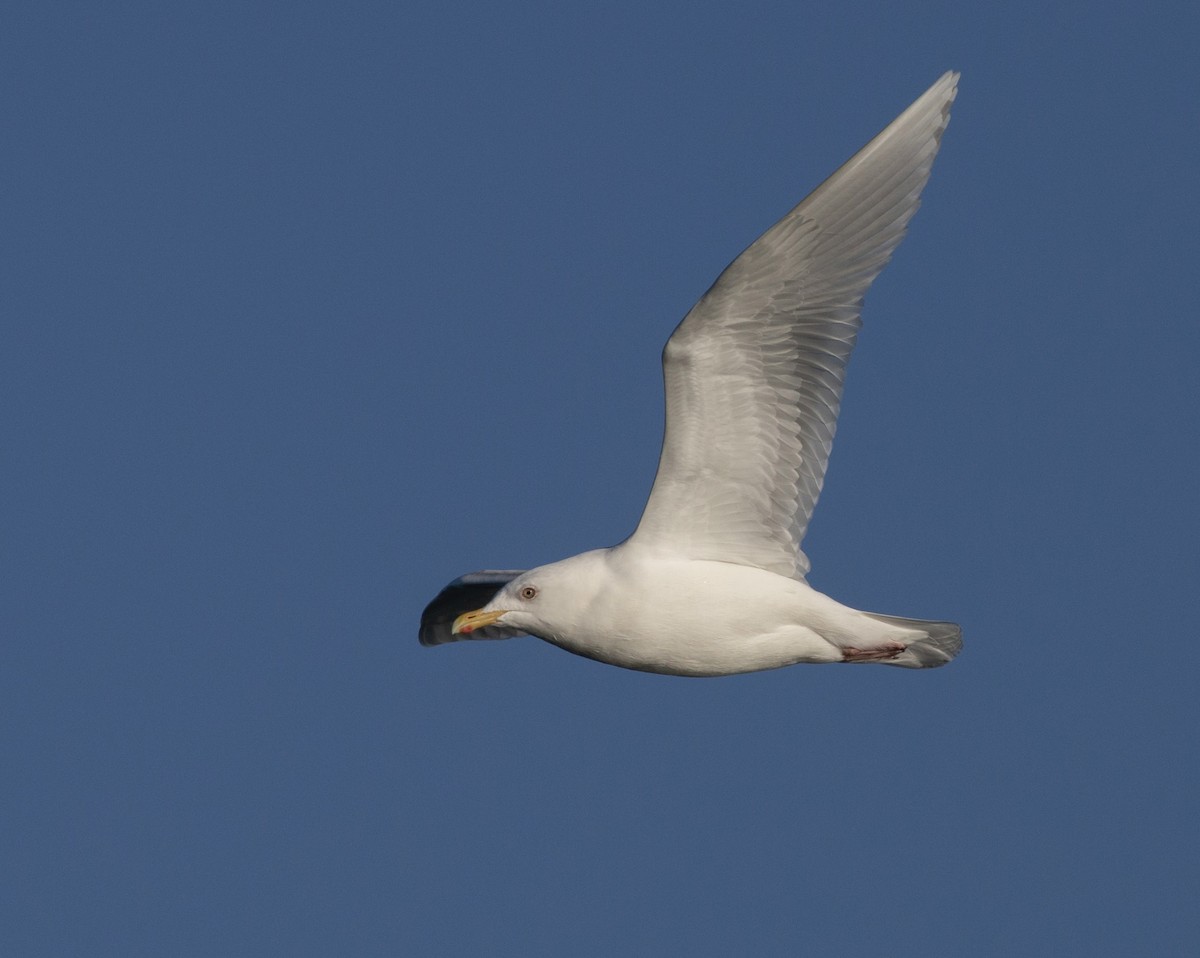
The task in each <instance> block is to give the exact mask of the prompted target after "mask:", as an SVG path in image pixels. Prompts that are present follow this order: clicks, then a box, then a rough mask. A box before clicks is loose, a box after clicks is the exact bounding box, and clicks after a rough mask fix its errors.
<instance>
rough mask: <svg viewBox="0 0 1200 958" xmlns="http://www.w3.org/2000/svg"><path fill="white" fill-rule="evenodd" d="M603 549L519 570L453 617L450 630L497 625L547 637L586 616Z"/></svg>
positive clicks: (600, 575)
mask: <svg viewBox="0 0 1200 958" xmlns="http://www.w3.org/2000/svg"><path fill="white" fill-rule="evenodd" d="M607 551H608V550H607V549H597V550H595V551H594V552H585V553H583V555H577V556H572V557H571V558H570V559H563V560H562V561H561V562H553V563H551V564H550V565H544V566H539V567H538V568H536V569H530V570H529V571H528V572H522V573H521V574H520V575H519V576H517V577H516V578H515V579H513V580H512V581H511V582H509V583H507V584H506V585H505V586H504V588H502V589H501V590H500V591H499V592H497V593H496V594H495V596H493V597H492V601H491V602H489V603H488V604H487V605H485V606H484V607H483V608H482V609H475V610H474V611H472V612H464V613H463V614H462V615H460V616H459V617H458V618H457V619H455V620H454V625H453V633H454V635H459V636H463V637H470V635H471V633H473V632H475V631H477V630H479V629H486V628H489V627H493V626H502V627H504V628H505V629H512V630H514V631H520V632H527V633H529V634H530V635H536V636H538V637H539V638H542V639H546V640H547V641H550V642H553V641H554V639H555V637H556V636H559V635H562V634H564V633H565V632H569V631H571V630H573V629H575V628H578V626H579V625H580V624H581V623H582V622H584V621H585V620H586V618H587V615H588V608H589V606H590V605H591V603H592V601H593V599H594V598H595V596H596V594H597V592H598V591H599V590H600V588H602V585H603V581H604V577H605V571H606V570H605V568H604V560H603V554H604V553H606V552H607Z"/></svg>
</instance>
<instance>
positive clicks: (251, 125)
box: [0, 0, 1200, 958]
mask: <svg viewBox="0 0 1200 958" xmlns="http://www.w3.org/2000/svg"><path fill="white" fill-rule="evenodd" d="M1198 27H1200V23H1198V17H1197V14H1196V12H1195V7H1194V5H1193V4H1191V3H1184V2H1180V3H1159V4H1151V5H1150V6H1148V7H1143V8H1138V7H1135V5H1133V4H1110V3H1101V4H1092V3H1082V2H1067V3H1062V4H1054V5H1050V6H1047V5H1046V4H1044V3H1042V2H1032V0H1016V2H1012V3H1007V4H1003V5H992V6H990V7H989V6H985V5H981V4H963V3H930V4H923V5H922V4H889V3H858V2H847V0H837V2H829V3H816V4H813V3H806V4H797V3H791V2H789V3H782V2H781V3H740V4H731V3H721V4H716V3H655V4H647V3H644V2H640V3H634V2H615V3H606V4H596V5H593V4H588V5H584V4H564V3H561V2H555V3H551V2H545V3H531V2H519V3H513V4H457V3H447V2H445V0H441V2H415V3H414V2H405V3H370V2H357V0H352V2H343V3H338V4H333V3H328V4H315V3H224V2H216V3H204V4H191V5H183V4H162V3H149V2H147V3H120V2H118V3H109V4H95V3H58V2H42V3H38V4H18V5H17V6H15V7H10V8H9V11H8V13H7V14H6V16H5V26H4V29H3V31H2V38H0V74H2V77H3V79H2V82H0V110H2V115H0V131H2V132H0V140H2V146H0V166H2V168H0V197H2V205H0V222H2V225H3V232H2V235H3V250H2V253H0V271H2V273H0V275H2V277H3V280H2V285H0V295H2V311H3V315H2V318H0V322H2V330H0V337H2V342H0V404H2V408H3V414H2V419H0V450H2V472H0V481H2V483H3V487H2V490H0V494H2V496H3V503H4V508H3V512H2V517H0V518H2V527H0V545H2V549H3V552H2V555H3V560H4V572H3V575H2V576H0V617H2V618H0V627H2V632H3V634H2V637H0V639H2V645H0V657H2V658H0V736H2V742H0V862H2V863H3V864H2V868H0V873H2V874H3V878H2V879H0V883H2V887H0V910H2V911H3V915H0V918H2V920H0V953H3V954H4V955H6V956H42V955H120V956H136V955H153V956H163V955H168V956H206V958H207V956H218V955H219V956H237V955H288V956H301V955H303V956H309V955H312V956H325V955H354V956H374V955H535V956H540V955H546V956H604V955H667V954H677V955H696V956H726V955H739V954H745V955H806V954H807V955H888V956H909V955H920V956H927V955H972V956H985V958H986V956H1011V955H1028V954H1032V955H1054V956H1088V958H1094V956H1109V955H1111V956H1129V955H1155V956H1175V955H1179V956H1182V955H1193V954H1196V953H1197V951H1196V949H1197V947H1198V945H1197V942H1198V941H1200V932H1198V928H1200V915H1198V908H1200V906H1198V905H1197V901H1198V899H1200V891H1198V889H1200V856H1198V854H1197V845H1198V839H1200V827H1198V825H1197V821H1198V816H1197V809H1198V808H1200V801H1198V792H1200V763H1198V761H1197V727H1198V726H1197V719H1198V715H1197V704H1196V702H1197V692H1196V689H1197V667H1198V666H1200V655H1198V652H1197V647H1198V640H1197V621H1196V620H1197V613H1196V604H1197V603H1196V597H1197V575H1198V573H1200V550H1198V548H1197V529H1198V523H1197V520H1198V519H1200V515H1198V511H1200V510H1198V509H1197V483H1198V480H1200V468H1198V467H1200V445H1198V443H1197V435H1198V414H1200V402H1198V398H1197V388H1196V387H1197V368H1198V362H1200V330H1198V318H1197V302H1198V301H1200V289H1198V288H1197V287H1198V286H1200V282H1198V279H1197V277H1198V274H1200V270H1198V269H1197V266H1196V249H1197V232H1196V224H1197V221H1198V217H1200V209H1198V205H1200V204H1198V202H1197V191H1196V187H1195V183H1196V170H1197V168H1200V122H1198V120H1200V109H1198V107H1197V103H1198V101H1200V96H1198V95H1200V69H1198V68H1197V61H1196V55H1195V42H1194V41H1195V37H1196V35H1197V32H1198ZM951 68H953V69H959V70H962V71H963V79H962V83H961V87H960V93H959V99H958V102H957V104H956V106H955V111H954V119H953V122H952V123H951V124H950V128H949V131H948V133H947V136H946V138H945V141H944V147H943V150H942V154H941V156H940V158H939V160H938V163H937V165H936V167H935V169H934V173H933V177H932V180H931V182H930V185H929V188H928V190H927V191H926V200H925V205H924V206H923V208H922V210H921V212H920V213H919V214H918V216H917V218H916V220H915V221H914V224H913V229H912V231H911V233H910V236H909V238H908V239H907V241H906V242H905V243H904V245H903V246H902V247H901V248H900V251H899V253H898V255H897V257H896V259H895V260H894V262H893V263H892V265H891V266H890V267H889V268H888V269H887V271H886V272H885V273H884V274H883V276H882V278H881V279H880V280H879V282H878V283H877V284H876V286H875V287H874V288H873V289H872V291H871V294H870V296H869V297H868V299H867V309H866V313H865V328H864V331H863V335H862V337H861V339H860V345H859V349H858V352H857V353H856V355H855V357H854V360H853V362H852V363H851V368H850V374H849V380H848V388H847V392H846V399H845V404H844V407H843V411H842V418H841V430H840V432H839V436H838V442H837V445H836V447H835V450H834V455H833V459H832V464H831V468H830V471H829V475H828V482H827V485H826V491H825V494H824V496H823V497H822V500H821V503H820V506H819V508H818V510H817V513H816V519H815V521H814V523H813V526H812V530H811V533H810V535H809V538H808V540H807V551H808V552H809V554H810V555H811V556H812V558H813V564H814V571H813V574H812V582H813V583H814V584H815V585H816V586H817V587H818V588H820V589H822V590H824V591H827V592H829V593H831V594H832V595H834V596H835V597H837V598H839V599H841V600H842V601H844V602H847V603H849V604H852V605H856V606H859V607H863V608H868V609H872V610H877V611H883V612H889V613H894V614H900V615H913V616H923V617H932V618H949V619H954V620H957V621H959V622H961V623H962V624H963V625H964V628H965V635H966V648H965V651H964V652H963V654H962V656H961V657H960V658H959V659H958V660H957V661H956V662H955V663H954V664H953V665H952V666H950V667H948V668H945V669H942V670H939V671H935V672H929V673H915V672H908V671H902V670H897V669H887V668H874V667H872V668H840V667H825V668H819V667H812V668H794V669H788V670H783V671H779V672H774V673H765V674H758V675H749V676H740V677H735V678H728V679H720V680H685V679H675V678H664V677H658V676H651V675H641V674H635V673H632V672H625V671H621V670H618V669H613V668H606V667H602V666H599V665H597V664H595V663H592V662H589V661H585V660H583V659H578V658H574V657H572V656H569V655H565V654H563V653H562V652H560V651H558V650H556V649H553V648H551V647H550V646H547V645H544V644H543V643H540V642H538V641H536V640H533V639H522V640H517V641H513V642H507V643H490V644H489V643H478V644H463V645H458V646H452V647H447V648H440V649H433V650H430V649H422V648H420V647H419V646H418V645H417V641H416V627H417V620H418V617H419V615H420V611H421V609H422V607H423V606H424V604H425V603H426V602H427V601H428V599H429V598H430V597H432V595H433V594H434V593H435V592H436V591H437V590H438V589H439V588H440V587H441V586H442V585H443V584H444V583H445V582H446V581H448V580H449V579H451V578H453V577H454V576H456V575H458V574H459V573H461V572H465V571H470V570H472V569H476V568H483V567H489V566H490V567H523V566H529V565H535V564H539V563H542V562H547V561H551V560H554V559H557V558H561V557H563V556H566V555H569V554H572V553H574V552H578V551H582V550H584V549H586V548H591V547H595V546H599V545H606V544H611V543H613V542H616V541H618V540H620V539H622V538H624V537H625V536H626V535H627V534H628V533H629V532H630V531H631V529H632V528H633V525H634V523H635V522H636V520H637V517H638V515H639V513H640V510H641V507H642V504H643V502H644V500H645V496H646V494H647V491H648V489H649V485H650V482H651V479H652V477H653V474H654V468H655V464H656V460H657V454H658V444H659V439H660V435H661V428H662V413H661V386H660V379H659V376H660V372H659V365H658V362H659V350H660V349H661V346H662V344H663V342H664V340H665V339H666V336H667V335H668V333H669V332H670V331H671V329H672V328H673V326H674V325H675V323H676V322H677V321H678V319H679V318H680V317H681V316H682V315H683V313H684V312H685V311H686V310H687V309H688V308H689V307H690V306H691V304H692V302H693V301H694V300H695V299H696V298H697V297H698V296H699V295H700V294H701V293H702V292H703V291H704V290H705V288H706V287H707V286H708V284H709V283H710V282H711V281H712V280H713V279H714V278H715V277H716V275H717V274H718V272H719V271H720V270H721V268H722V267H724V266H725V264H726V263H727V262H728V261H729V260H730V259H732V258H733V256H734V255H736V254H737V253H738V252H739V251H740V250H741V249H742V248H743V247H744V246H745V245H746V244H748V243H749V242H751V241H752V240H753V239H754V238H755V237H756V236H757V235H758V234H759V233H760V232H762V231H763V230H764V229H765V228H766V227H768V226H769V225H771V223H773V222H774V221H775V219H777V218H778V217H779V216H780V215H782V214H783V213H784V212H785V211H786V210H787V209H789V208H790V207H791V206H792V205H793V204H794V203H795V202H797V201H798V200H800V199H801V198H802V197H803V196H804V195H805V194H806V193H807V192H808V191H809V190H810V189H811V188H812V187H813V186H815V185H816V184H817V183H818V182H819V181H820V180H821V179H822V178H823V177H824V176H825V175H827V174H828V173H829V172H831V171H832V170H833V169H834V168H835V167H836V166H837V165H838V164H840V163H841V162H842V161H843V160H845V159H846V158H848V157H849V156H850V155H851V153H852V152H853V151H854V150H855V149H857V148H858V147H859V146H860V145H862V143H864V142H865V141H866V140H867V139H868V138H869V137H870V136H872V135H873V134H874V133H875V132H877V131H878V129H880V128H881V127H882V126H883V125H884V124H886V123H887V122H888V121H890V120H891V119H892V118H893V117H894V116H895V115H896V114H898V113H899V112H900V111H901V110H902V109H903V108H904V107H905V106H906V105H907V104H908V103H909V102H910V101H911V100H913V99H914V98H915V97H916V96H918V95H919V94H920V93H921V92H922V91H923V90H924V89H925V88H926V87H927V86H928V85H929V84H931V83H932V82H933V81H934V80H935V79H936V78H937V77H938V76H939V75H940V74H941V73H942V72H943V71H944V70H946V69H951Z"/></svg>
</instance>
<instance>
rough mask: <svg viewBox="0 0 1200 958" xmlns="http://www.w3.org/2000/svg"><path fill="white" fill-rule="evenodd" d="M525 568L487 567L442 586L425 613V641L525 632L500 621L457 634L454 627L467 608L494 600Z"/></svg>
mask: <svg viewBox="0 0 1200 958" xmlns="http://www.w3.org/2000/svg"><path fill="white" fill-rule="evenodd" d="M524 571H525V570H524V569H520V570H515V571H514V570H511V569H508V570H499V569H486V570H484V571H483V572H468V573H467V574H466V575H463V576H459V577H458V578H457V579H455V580H454V581H453V582H451V583H450V584H449V585H448V586H446V588H444V589H442V591H441V592H439V593H438V594H437V595H436V596H435V597H434V599H433V601H432V602H430V603H429V605H427V606H425V611H424V612H422V613H421V633H420V639H421V644H422V645H444V644H445V643H447V642H458V641H460V640H462V639H511V638H513V637H515V636H518V635H523V634H524V633H522V632H519V631H518V630H516V629H506V628H504V627H503V626H499V625H492V626H488V627H487V628H485V629H476V630H475V631H474V632H472V633H471V634H470V635H454V634H452V633H451V631H450V628H451V627H452V626H453V625H454V620H455V619H457V618H458V617H459V616H460V615H462V614H463V613H464V612H470V611H472V610H473V609H479V608H482V607H483V606H485V605H487V604H488V603H489V602H491V601H492V597H493V596H494V595H495V594H496V593H497V592H499V591H500V590H501V589H502V588H504V586H505V585H506V584H507V583H509V582H511V581H512V580H513V579H515V578H516V577H517V576H519V575H520V574H521V573H522V572H524Z"/></svg>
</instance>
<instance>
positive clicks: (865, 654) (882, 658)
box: [842, 642, 905, 662]
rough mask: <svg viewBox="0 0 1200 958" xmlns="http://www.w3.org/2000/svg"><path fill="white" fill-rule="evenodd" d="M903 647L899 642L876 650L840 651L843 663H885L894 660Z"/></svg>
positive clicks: (890, 643)
mask: <svg viewBox="0 0 1200 958" xmlns="http://www.w3.org/2000/svg"><path fill="white" fill-rule="evenodd" d="M904 649H905V646H903V645H901V644H900V643H899V642H889V643H888V644H887V645H881V646H880V647H879V648H876V649H842V661H843V662H886V661H888V660H889V659H894V658H895V657H896V656H898V655H899V654H900V653H901V652H903V651H904Z"/></svg>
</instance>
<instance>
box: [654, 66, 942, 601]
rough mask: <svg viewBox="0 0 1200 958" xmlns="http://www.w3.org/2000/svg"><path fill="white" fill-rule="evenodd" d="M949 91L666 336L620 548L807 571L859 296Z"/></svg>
mask: <svg viewBox="0 0 1200 958" xmlns="http://www.w3.org/2000/svg"><path fill="white" fill-rule="evenodd" d="M957 82H958V74H957V73H947V74H945V75H944V76H943V77H942V78H941V79H939V80H938V81H937V83H935V84H934V85H933V86H932V87H930V89H929V90H928V91H926V92H925V93H924V94H923V95H922V96H921V98H920V99H918V100H917V101H916V102H915V103H914V104H913V105H912V106H910V107H909V108H908V109H907V110H905V111H904V113H902V114H901V115H900V116H899V117H898V118H897V119H896V120H894V121H893V122H892V123H891V125H890V126H888V127H887V128H886V129H885V130H884V131H883V132H882V133H880V134H879V135H878V136H877V137H875V139H873V140H872V141H871V142H870V143H868V144H867V145H866V146H865V147H863V148H862V149H861V150H860V151H859V152H858V153H857V154H855V156H854V157H853V158H852V159H851V160H850V161H849V162H848V163H846V164H845V165H844V166H842V167H841V169H839V170H838V171H837V172H836V173H834V174H833V176H831V177H830V178H829V179H827V180H826V181H825V182H824V183H822V184H821V185H820V186H819V187H818V188H817V189H816V190H815V191H813V193H812V194H811V195H810V196H809V197H808V198H807V199H805V200H804V201H803V202H802V203H801V204H800V205H799V206H797V207H796V208H795V209H793V210H792V211H791V212H790V213H788V215H787V216H785V217H784V218H783V219H782V220H780V221H779V222H778V223H776V224H775V225H774V226H773V227H771V229H769V230H768V231H767V232H766V233H764V234H763V236H761V237H760V238H759V239H758V240H757V241H756V242H755V243H753V244H752V245H751V246H750V247H749V248H748V249H746V251H745V252H743V253H742V254H741V256H739V257H738V258H737V259H736V260H734V261H733V263H731V264H730V265H729V266H728V267H727V268H726V269H725V271H724V272H723V273H722V274H721V275H720V277H719V278H718V279H717V281H716V283H714V284H713V286H712V288H711V289H709V291H708V292H707V293H705V294H704V296H703V297H702V298H701V299H700V301H699V302H698V303H697V304H696V305H695V306H694V307H693V308H692V310H691V312H689V313H688V315H687V316H686V317H684V320H683V322H682V323H680V324H679V326H678V328H676V330H675V332H674V333H673V334H672V336H671V338H670V340H668V342H667V346H666V349H665V350H664V351H663V375H664V379H665V382H666V400H667V425H666V435H665V437H664V439H663V449H662V456H661V458H660V460H659V464H658V475H657V476H656V478H655V480H654V487H653V489H652V490H651V492H650V500H649V502H647V504H646V510H645V512H644V513H643V514H642V519H641V522H640V523H639V525H638V528H637V530H636V532H635V533H634V535H633V536H632V537H631V539H630V541H631V542H633V541H636V542H638V543H641V544H645V545H648V546H650V547H652V548H655V549H657V550H659V551H668V552H671V553H674V554H679V555H684V556H687V557H689V558H695V559H716V560H720V561H725V562H735V563H739V564H742V565H749V566H757V567H759V568H762V569H768V570H770V571H772V572H777V573H779V574H781V575H786V576H791V577H794V578H803V577H804V574H805V573H806V572H807V571H808V568H809V564H808V559H807V558H806V557H805V556H804V554H803V553H802V552H801V551H800V543H801V541H802V540H803V538H804V533H805V531H806V530H807V528H808V521H809V518H810V516H811V515H812V510H813V507H814V506H815V505H816V502H817V497H818V495H819V494H820V492H821V484H822V482H823V480H824V477H825V466H826V463H827V461H828V459H829V450H830V447H831V445H832V443H833V434H834V431H835V429H836V427H837V414H838V407H839V405H840V404H841V397H842V381H843V377H844V375H845V370H846V361H847V360H848V359H849V357H850V352H851V350H852V349H853V348H854V341H855V337H856V336H857V334H858V328H859V326H860V323H861V321H860V319H859V313H860V310H861V308H862V301H863V296H864V295H865V294H866V291H867V287H868V286H870V285H871V282H872V281H873V280H874V279H875V277H876V276H877V275H879V272H880V270H882V269H883V267H884V265H885V264H886V263H887V261H888V259H889V258H890V257H891V255H892V252H893V250H895V248H896V246H897V245H898V244H899V242H900V240H901V239H902V238H903V237H904V232H905V228H906V227H907V225H908V221H909V220H910V219H911V218H912V215H913V214H914V213H915V212H916V211H917V207H918V205H919V200H920V195H921V190H922V188H923V187H924V186H925V182H926V180H928V178H929V171H930V168H931V166H932V164H933V158H934V156H935V155H936V153H937V150H938V145H939V143H940V141H941V136H942V131H943V130H944V129H945V128H946V124H947V122H948V121H949V118H950V104H951V102H953V100H954V94H955V88H956V84H957Z"/></svg>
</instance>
